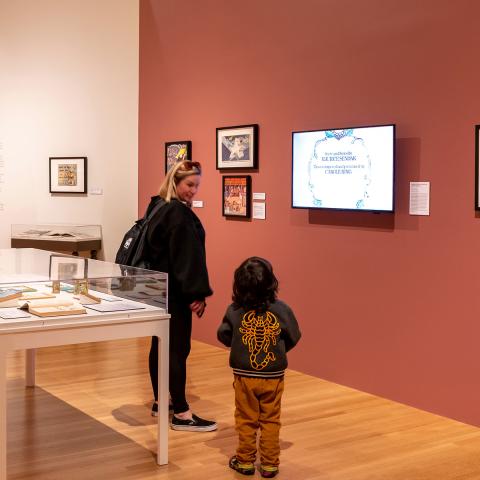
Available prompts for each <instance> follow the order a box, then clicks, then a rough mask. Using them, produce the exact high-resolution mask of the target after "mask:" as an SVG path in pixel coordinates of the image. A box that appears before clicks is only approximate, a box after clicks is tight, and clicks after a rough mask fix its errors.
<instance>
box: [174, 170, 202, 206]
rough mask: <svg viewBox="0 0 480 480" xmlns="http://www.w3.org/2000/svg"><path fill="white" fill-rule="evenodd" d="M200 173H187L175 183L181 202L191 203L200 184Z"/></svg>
mask: <svg viewBox="0 0 480 480" xmlns="http://www.w3.org/2000/svg"><path fill="white" fill-rule="evenodd" d="M200 179H201V177H200V175H189V176H188V177H185V178H182V180H180V181H179V182H178V183H177V197H178V199H179V200H181V201H182V202H187V203H188V204H190V203H192V200H193V197H194V196H195V195H196V193H197V191H198V187H199V186H200Z"/></svg>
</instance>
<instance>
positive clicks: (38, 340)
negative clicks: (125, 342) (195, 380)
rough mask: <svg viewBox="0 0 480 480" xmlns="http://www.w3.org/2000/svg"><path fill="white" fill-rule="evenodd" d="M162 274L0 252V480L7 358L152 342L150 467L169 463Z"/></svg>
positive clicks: (29, 364) (31, 376) (31, 378)
mask: <svg viewBox="0 0 480 480" xmlns="http://www.w3.org/2000/svg"><path fill="white" fill-rule="evenodd" d="M167 298H168V287H167V274H166V273H161V272H155V271H150V270H143V269H138V268H133V267H127V266H123V265H117V264H114V263H108V262H102V261H99V260H92V259H87V258H82V257H77V256H70V255H60V254H57V253H52V252H48V251H44V250H37V249H32V248H25V249H0V480H6V478H7V476H6V475H7V473H6V472H7V469H6V458H7V455H6V450H7V433H6V432H7V428H6V421H7V401H6V380H7V373H6V370H7V356H8V353H9V352H10V351H12V350H19V349H23V350H26V369H25V376H26V385H27V386H34V385H35V349H36V348H38V347H49V346H54V345H69V344H77V343H85V342H100V341H105V340H117V339H126V338H137V337H144V336H158V338H159V348H160V350H159V368H158V370H159V417H158V418H159V422H158V440H157V463H158V464H165V463H167V461H168V450H167V447H168V443H167V442H168V331H169V317H170V316H169V315H168V313H167Z"/></svg>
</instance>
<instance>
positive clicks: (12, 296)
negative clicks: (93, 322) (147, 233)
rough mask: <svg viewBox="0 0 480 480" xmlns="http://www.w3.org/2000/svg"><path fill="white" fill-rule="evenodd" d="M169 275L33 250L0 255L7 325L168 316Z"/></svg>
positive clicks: (0, 305)
mask: <svg viewBox="0 0 480 480" xmlns="http://www.w3.org/2000/svg"><path fill="white" fill-rule="evenodd" d="M167 279H168V276H167V274H166V273H162V272H156V271H151V270H144V269H139V268H133V267H127V266H123V265H117V264H116V263H109V262H103V261H99V260H93V259H89V258H82V257H76V256H72V255H61V254H58V253H52V252H47V251H44V250H38V249H33V248H21V249H0V328H1V321H2V319H3V320H8V319H15V318H22V319H25V318H27V319H28V318H29V317H33V318H37V319H38V318H39V317H59V316H64V315H88V314H95V315H98V314H99V313H102V314H103V313H105V314H108V313H110V312H113V313H118V312H123V311H125V312H126V313H128V311H130V310H131V311H135V310H137V311H140V310H151V308H150V307H148V306H151V307H158V308H161V309H163V310H164V313H166V312H167V299H168V290H167Z"/></svg>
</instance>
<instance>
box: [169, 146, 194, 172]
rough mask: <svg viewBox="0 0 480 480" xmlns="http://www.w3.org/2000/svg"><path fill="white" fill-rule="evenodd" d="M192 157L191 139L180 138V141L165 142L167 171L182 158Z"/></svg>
mask: <svg viewBox="0 0 480 480" xmlns="http://www.w3.org/2000/svg"><path fill="white" fill-rule="evenodd" d="M191 159H192V142H191V140H180V141H178V142H166V143H165V173H167V172H168V171H169V170H170V169H171V168H172V166H173V165H174V164H175V163H177V162H181V161H182V160H191Z"/></svg>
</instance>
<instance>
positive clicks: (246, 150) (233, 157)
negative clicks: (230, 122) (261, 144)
mask: <svg viewBox="0 0 480 480" xmlns="http://www.w3.org/2000/svg"><path fill="white" fill-rule="evenodd" d="M226 168H237V169H241V168H243V169H245V168H251V169H256V168H258V125H256V124H255V125H240V126H238V127H223V128H217V170H221V169H226Z"/></svg>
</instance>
